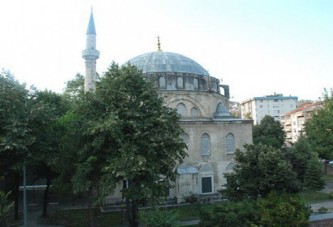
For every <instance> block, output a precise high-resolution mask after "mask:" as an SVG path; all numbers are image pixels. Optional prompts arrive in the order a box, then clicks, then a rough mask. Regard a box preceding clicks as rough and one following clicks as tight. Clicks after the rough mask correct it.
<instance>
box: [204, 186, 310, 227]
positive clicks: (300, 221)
mask: <svg viewBox="0 0 333 227" xmlns="http://www.w3.org/2000/svg"><path fill="white" fill-rule="evenodd" d="M309 216H310V209H309V207H308V206H306V205H305V204H304V203H303V202H302V201H301V199H300V198H299V196H298V195H295V194H285V193H276V192H274V191H273V192H270V193H269V194H268V195H267V196H266V197H264V198H263V197H260V198H258V200H251V199H250V200H248V199H245V200H242V201H238V202H232V201H228V202H225V203H223V204H219V205H215V206H214V207H213V208H211V207H210V208H209V209H207V208H206V209H202V210H201V212H200V219H201V221H200V226H201V227H208V226H209V227H210V226H216V227H218V226H221V227H222V226H223V227H229V226H230V227H232V226H244V227H245V226H273V227H283V226H298V227H301V226H304V227H305V226H308V225H309V223H308V222H309V221H308V220H309Z"/></svg>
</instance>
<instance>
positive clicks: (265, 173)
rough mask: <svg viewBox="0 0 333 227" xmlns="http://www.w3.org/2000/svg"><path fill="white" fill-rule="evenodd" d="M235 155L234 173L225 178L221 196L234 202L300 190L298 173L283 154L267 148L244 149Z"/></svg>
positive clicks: (253, 146)
mask: <svg viewBox="0 0 333 227" xmlns="http://www.w3.org/2000/svg"><path fill="white" fill-rule="evenodd" d="M244 148H245V151H244V152H242V151H240V150H237V151H236V152H235V161H236V165H235V167H234V172H232V173H227V174H225V177H226V180H227V184H226V189H224V190H222V196H223V197H226V198H228V199H231V200H240V199H244V198H254V199H256V198H258V197H259V196H261V197H265V196H267V195H268V194H269V193H270V192H271V191H278V192H287V193H294V192H297V191H299V190H300V187H299V184H298V181H297V178H296V177H297V176H296V173H295V172H294V171H293V170H292V166H291V164H290V163H289V162H288V161H287V160H286V159H285V158H284V156H283V154H282V152H281V150H279V149H276V148H273V147H270V146H266V145H262V144H259V145H245V146H244Z"/></svg>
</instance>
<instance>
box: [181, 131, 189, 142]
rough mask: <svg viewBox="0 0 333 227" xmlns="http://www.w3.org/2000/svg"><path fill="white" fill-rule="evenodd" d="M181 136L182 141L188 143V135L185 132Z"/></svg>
mask: <svg viewBox="0 0 333 227" xmlns="http://www.w3.org/2000/svg"><path fill="white" fill-rule="evenodd" d="M182 138H183V141H184V143H186V145H188V143H189V142H190V136H189V135H188V134H187V133H183V135H182Z"/></svg>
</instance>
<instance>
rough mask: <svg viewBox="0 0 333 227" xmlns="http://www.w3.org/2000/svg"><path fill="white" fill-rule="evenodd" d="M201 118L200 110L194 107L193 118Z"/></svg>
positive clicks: (192, 110)
mask: <svg viewBox="0 0 333 227" xmlns="http://www.w3.org/2000/svg"><path fill="white" fill-rule="evenodd" d="M199 116H200V111H199V109H198V108H196V107H193V108H192V109H191V117H199Z"/></svg>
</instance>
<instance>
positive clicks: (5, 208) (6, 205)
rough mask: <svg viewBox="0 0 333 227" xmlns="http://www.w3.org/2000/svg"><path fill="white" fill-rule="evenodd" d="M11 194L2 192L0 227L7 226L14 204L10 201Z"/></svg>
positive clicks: (0, 198) (0, 193)
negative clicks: (8, 216) (7, 219)
mask: <svg viewBox="0 0 333 227" xmlns="http://www.w3.org/2000/svg"><path fill="white" fill-rule="evenodd" d="M9 194H10V192H8V193H5V192H2V191H0V226H6V218H7V215H8V214H9V212H10V210H11V209H12V207H13V205H14V203H13V202H10V201H9V200H8V196H9Z"/></svg>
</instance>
